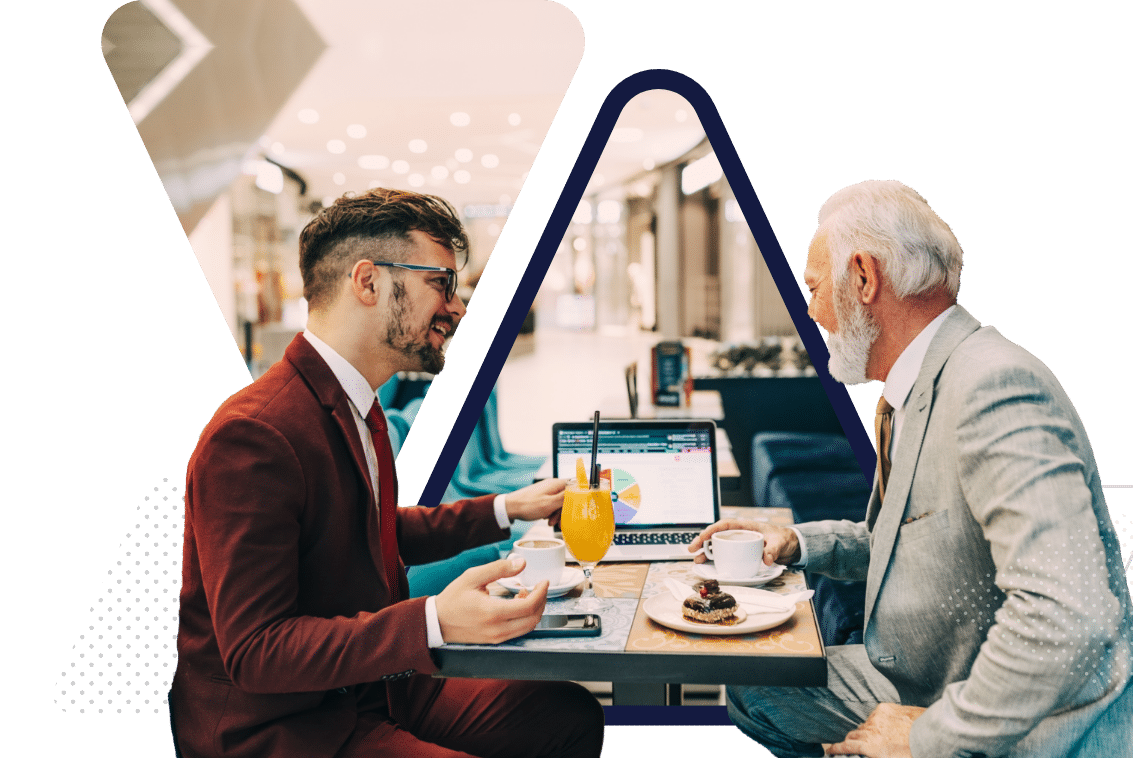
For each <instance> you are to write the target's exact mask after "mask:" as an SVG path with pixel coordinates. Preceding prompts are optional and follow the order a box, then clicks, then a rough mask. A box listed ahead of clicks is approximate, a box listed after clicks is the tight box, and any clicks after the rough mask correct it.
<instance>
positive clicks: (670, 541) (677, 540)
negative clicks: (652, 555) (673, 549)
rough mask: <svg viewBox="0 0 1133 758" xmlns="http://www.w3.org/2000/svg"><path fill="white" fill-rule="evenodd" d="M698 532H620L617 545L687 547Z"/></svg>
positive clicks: (616, 536)
mask: <svg viewBox="0 0 1133 758" xmlns="http://www.w3.org/2000/svg"><path fill="white" fill-rule="evenodd" d="M696 535H697V532H618V533H616V534H615V535H614V544H615V545H687V544H689V543H690V542H692V541H693V540H694V539H695V538H696Z"/></svg>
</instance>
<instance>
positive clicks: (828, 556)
mask: <svg viewBox="0 0 1133 758" xmlns="http://www.w3.org/2000/svg"><path fill="white" fill-rule="evenodd" d="M795 528H796V529H798V530H799V534H801V535H802V537H803V539H804V540H805V541H806V549H807V564H806V569H807V571H812V572H814V573H816V574H823V575H824V576H829V577H831V578H833V579H839V580H843V581H855V582H864V581H865V578H866V573H867V572H868V571H869V537H870V533H869V530H868V529H867V528H866V525H865V522H864V521H862V522H853V521H809V522H806V523H803V524H797V525H796V526H795Z"/></svg>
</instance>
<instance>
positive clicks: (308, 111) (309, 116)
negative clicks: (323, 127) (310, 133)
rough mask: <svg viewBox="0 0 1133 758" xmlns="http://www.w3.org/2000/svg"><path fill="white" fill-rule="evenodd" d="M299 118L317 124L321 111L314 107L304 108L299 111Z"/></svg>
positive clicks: (307, 122) (304, 121) (305, 122)
mask: <svg viewBox="0 0 1133 758" xmlns="http://www.w3.org/2000/svg"><path fill="white" fill-rule="evenodd" d="M299 120H300V121H302V122H303V123H304V124H317V123H319V112H318V111H317V110H315V109H314V108H304V109H303V110H301V111H299Z"/></svg>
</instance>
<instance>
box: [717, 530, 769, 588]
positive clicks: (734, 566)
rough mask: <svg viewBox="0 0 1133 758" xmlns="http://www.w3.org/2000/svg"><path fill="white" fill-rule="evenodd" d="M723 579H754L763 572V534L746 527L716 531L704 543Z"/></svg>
mask: <svg viewBox="0 0 1133 758" xmlns="http://www.w3.org/2000/svg"><path fill="white" fill-rule="evenodd" d="M704 554H705V555H706V556H708V557H709V558H710V559H712V561H713V562H714V563H715V564H716V576H717V577H719V578H721V579H752V578H754V577H756V576H758V575H759V574H761V573H763V571H764V569H765V566H764V565H763V535H762V534H760V533H759V532H752V531H748V530H746V529H728V530H725V531H723V532H716V533H715V534H713V535H712V537H711V538H709V540H708V542H706V543H705V545H704Z"/></svg>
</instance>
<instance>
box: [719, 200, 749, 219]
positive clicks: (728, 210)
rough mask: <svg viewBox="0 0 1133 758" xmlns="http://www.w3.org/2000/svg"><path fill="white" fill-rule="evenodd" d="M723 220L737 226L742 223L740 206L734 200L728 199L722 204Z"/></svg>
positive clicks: (742, 214)
mask: <svg viewBox="0 0 1133 758" xmlns="http://www.w3.org/2000/svg"><path fill="white" fill-rule="evenodd" d="M724 219H725V220H726V221H731V222H733V223H739V224H742V223H743V222H744V212H743V209H742V208H740V204H739V203H737V202H736V201H735V200H734V199H728V200H727V201H726V202H725V203H724Z"/></svg>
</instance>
